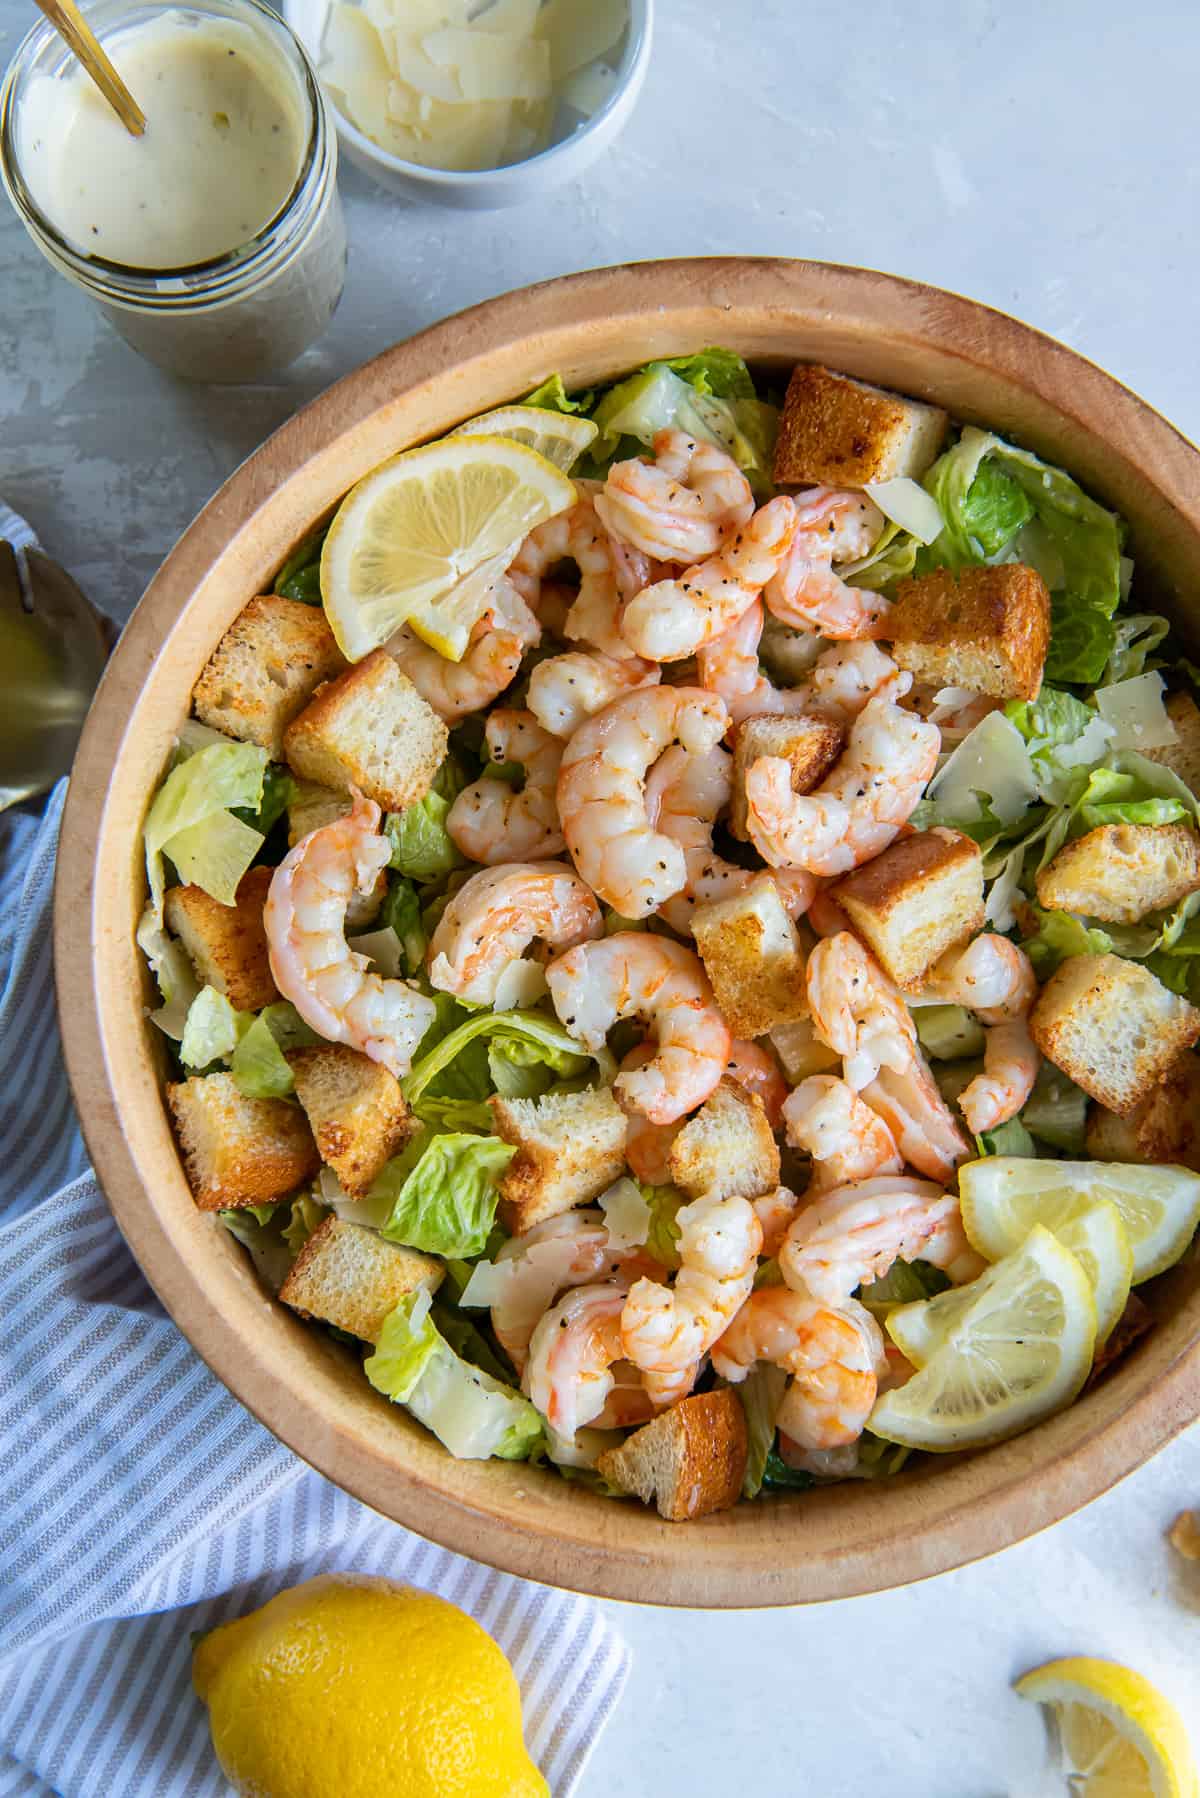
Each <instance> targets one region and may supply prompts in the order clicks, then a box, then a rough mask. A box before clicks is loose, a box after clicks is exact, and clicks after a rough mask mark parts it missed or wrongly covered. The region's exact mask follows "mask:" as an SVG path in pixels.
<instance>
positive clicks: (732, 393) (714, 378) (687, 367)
mask: <svg viewBox="0 0 1200 1798" xmlns="http://www.w3.org/2000/svg"><path fill="white" fill-rule="evenodd" d="M667 367H668V368H670V369H673V370H674V372H675V373H676V374H677V375H679V377H680V378H681V379H682V380H684V381H686V382H687V384H688V386H689V387H694V388H695V389H696V392H697V393H712V394H715V395H716V397H717V398H718V399H719V400H752V399H753V398H754V397H755V393H754V381H753V378H752V377H751V374H750V370H749V369H748V368H747V367H746V364H745V362H744V361H743V360H742V358H741V357H740V356H739V355H738V353H737V351H736V350H723V349H722V348H721V347H720V345H719V344H711V345H710V346H709V347H708V349H706V350H695V351H693V353H692V354H691V355H690V356H671V357H668V359H667Z"/></svg>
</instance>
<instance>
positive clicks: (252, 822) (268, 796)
mask: <svg viewBox="0 0 1200 1798" xmlns="http://www.w3.org/2000/svg"><path fill="white" fill-rule="evenodd" d="M295 801H296V782H295V779H294V777H293V776H292V775H291V774H290V773H289V771H288V770H287V769H286V768H284V767H283V766H282V765H281V764H280V763H279V762H269V763H268V764H267V766H266V768H265V769H264V771H263V788H262V798H261V799H260V801H259V803H258V806H257V808H252V807H250V806H239V807H237V808H236V809H235V810H234V813H233V815H234V817H235V818H240V819H241V821H242V823H243V824H248V825H249V826H250V828H251V830H257V831H258V832H259V833H260V834H261V835H262V836H264V837H265V836H266V835H267V833H268V832H269V831H271V830H273V829H274V827H275V825H276V824H278V822H279V820H280V818H282V817H283V814H284V813H285V812H286V811H287V809H288V806H289V805H294V804H295Z"/></svg>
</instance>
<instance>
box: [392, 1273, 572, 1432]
mask: <svg viewBox="0 0 1200 1798" xmlns="http://www.w3.org/2000/svg"><path fill="white" fill-rule="evenodd" d="M363 1368H364V1371H365V1373H366V1376H367V1378H368V1379H369V1380H370V1382H371V1384H372V1386H374V1387H375V1389H376V1391H377V1392H382V1393H383V1394H384V1395H385V1397H387V1398H390V1399H393V1400H395V1401H396V1402H397V1403H400V1404H405V1405H407V1406H408V1409H409V1410H410V1411H411V1412H412V1414H413V1416H414V1417H416V1418H418V1419H419V1420H420V1422H421V1423H423V1424H424V1425H425V1427H426V1429H428V1430H431V1431H432V1433H433V1434H434V1435H435V1436H436V1437H437V1439H438V1441H439V1442H441V1443H442V1444H443V1446H444V1447H445V1448H447V1449H449V1451H450V1453H451V1454H452V1455H455V1456H456V1457H457V1458H458V1459H459V1460H472V1461H485V1460H487V1459H489V1457H490V1456H492V1455H496V1456H498V1457H499V1458H500V1459H501V1460H506V1461H524V1460H527V1459H528V1458H529V1456H530V1455H531V1454H532V1453H533V1451H534V1450H535V1449H536V1448H537V1447H538V1446H539V1445H540V1443H541V1442H542V1439H543V1434H544V1430H543V1424H542V1419H541V1417H540V1416H539V1415H538V1413H537V1411H535V1410H534V1408H533V1406H532V1405H531V1404H530V1403H529V1400H528V1399H526V1398H522V1397H521V1395H520V1393H518V1392H515V1391H514V1390H513V1389H512V1387H511V1386H508V1385H507V1384H505V1383H504V1382H503V1381H501V1380H497V1379H495V1378H493V1377H492V1376H491V1375H490V1374H487V1373H485V1372H484V1371H483V1369H482V1368H480V1367H475V1366H472V1365H471V1363H470V1362H468V1361H464V1360H463V1359H462V1357H461V1356H459V1355H456V1354H455V1352H454V1350H453V1349H452V1348H451V1347H450V1344H449V1343H448V1342H447V1341H446V1340H445V1338H444V1337H443V1336H442V1335H441V1333H440V1332H439V1330H438V1328H437V1325H436V1324H435V1322H434V1319H433V1315H432V1307H431V1305H430V1300H429V1294H428V1293H427V1292H424V1291H422V1292H417V1293H408V1294H406V1296H405V1297H404V1298H403V1299H401V1301H400V1303H399V1304H398V1305H397V1306H396V1308H395V1310H394V1311H392V1312H391V1313H390V1315H389V1316H388V1318H387V1319H386V1321H385V1322H384V1326H383V1330H382V1332H381V1334H380V1338H379V1343H378V1345H377V1347H376V1349H375V1352H374V1354H372V1355H368V1356H367V1358H366V1360H365V1361H364V1363H363Z"/></svg>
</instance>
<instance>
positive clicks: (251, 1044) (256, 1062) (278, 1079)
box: [229, 1013, 296, 1099]
mask: <svg viewBox="0 0 1200 1798" xmlns="http://www.w3.org/2000/svg"><path fill="white" fill-rule="evenodd" d="M229 1071H230V1073H231V1074H232V1075H233V1078H234V1080H235V1081H236V1083H237V1089H238V1091H239V1092H240V1093H243V1094H244V1095H245V1096H246V1098H247V1099H284V1098H286V1097H287V1095H288V1093H291V1092H294V1091H295V1090H296V1082H295V1079H294V1078H293V1076H292V1070H291V1068H290V1067H289V1066H288V1064H287V1062H286V1061H285V1059H284V1056H283V1051H282V1050H281V1049H280V1047H279V1044H278V1043H277V1042H276V1041H275V1038H274V1036H273V1035H272V1033H271V1026H270V1024H269V1023H268V1022H267V1020H266V1018H265V1017H264V1016H263V1015H262V1014H261V1013H260V1015H259V1016H258V1017H256V1018H255V1019H254V1021H253V1023H251V1024H250V1025H249V1026H248V1027H247V1029H246V1030H244V1031H243V1032H242V1035H241V1037H240V1038H239V1040H238V1041H237V1043H236V1044H235V1045H234V1048H233V1051H232V1054H231V1056H230V1058H229Z"/></svg>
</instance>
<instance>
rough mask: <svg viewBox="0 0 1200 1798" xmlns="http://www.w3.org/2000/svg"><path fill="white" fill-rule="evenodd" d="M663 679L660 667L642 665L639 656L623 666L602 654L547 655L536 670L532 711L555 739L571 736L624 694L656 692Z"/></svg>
mask: <svg viewBox="0 0 1200 1798" xmlns="http://www.w3.org/2000/svg"><path fill="white" fill-rule="evenodd" d="M661 679H662V669H661V668H660V667H659V666H658V664H657V662H643V661H642V659H641V657H640V656H630V657H629V658H628V659H627V660H626V661H623V662H618V661H616V660H615V659H614V658H613V657H612V656H606V655H602V654H601V653H600V651H599V650H593V651H590V652H589V651H587V650H583V649H576V650H572V651H571V652H570V653H569V654H567V655H562V656H548V657H547V658H546V660H545V661H544V662H539V663H538V665H537V667H536V668H534V669H531V671H530V675H529V700H528V704H529V709H530V711H531V712H532V713H533V715H534V717H535V718H536V719H537V721H538V723H539V724H540V725H541V727H542V729H543V730H548V731H549V732H550V735H551V736H552V737H564V738H565V737H570V736H573V735H574V734H575V732H576V731H577V730H578V729H579V726H580V725H581V724H582V723H583V722H584V720H585V719H586V718H591V717H593V716H594V715H595V714H596V713H597V712H602V711H603V710H604V708H605V706H606V705H609V704H611V702H612V701H613V700H614V699H619V698H620V697H621V695H622V694H623V693H630V692H634V691H636V689H637V688H638V687H656V686H657V685H658V683H659V681H660V680H661Z"/></svg>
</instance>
